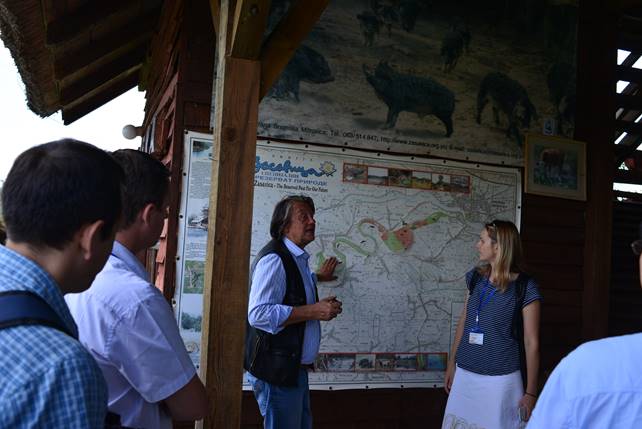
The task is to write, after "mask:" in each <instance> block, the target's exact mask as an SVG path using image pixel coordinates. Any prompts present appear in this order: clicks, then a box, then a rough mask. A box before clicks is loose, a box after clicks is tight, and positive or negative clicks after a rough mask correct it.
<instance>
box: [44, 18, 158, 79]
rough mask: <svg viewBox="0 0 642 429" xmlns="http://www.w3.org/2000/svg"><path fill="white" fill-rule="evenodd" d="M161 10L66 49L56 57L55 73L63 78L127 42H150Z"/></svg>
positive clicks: (58, 77)
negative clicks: (71, 49) (79, 47)
mask: <svg viewBox="0 0 642 429" xmlns="http://www.w3.org/2000/svg"><path fill="white" fill-rule="evenodd" d="M159 13H160V10H155V11H153V12H152V13H149V14H146V15H145V16H143V17H139V18H136V20H135V21H131V22H128V23H127V24H126V25H123V26H121V27H118V28H115V29H114V30H113V31H111V32H110V33H109V34H107V35H105V36H104V37H101V38H100V39H98V40H95V41H93V42H92V43H91V44H89V45H87V46H84V47H83V48H81V49H76V50H74V51H66V52H65V55H64V56H58V57H56V58H55V59H54V75H55V77H56V79H58V80H61V79H64V78H65V77H67V76H69V75H71V74H72V73H74V72H76V71H78V70H80V69H82V68H83V67H86V66H88V65H90V64H92V63H94V62H96V61H97V60H99V59H101V58H103V57H105V56H107V55H109V54H110V53H112V52H115V51H117V50H119V49H122V47H123V46H125V45H127V44H131V45H138V44H141V43H145V44H148V43H149V41H150V40H151V36H152V34H153V31H154V29H155V28H156V23H157V22H158V17H159Z"/></svg>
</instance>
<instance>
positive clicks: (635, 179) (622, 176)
mask: <svg viewBox="0 0 642 429" xmlns="http://www.w3.org/2000/svg"><path fill="white" fill-rule="evenodd" d="M614 182H615V183H630V184H633V185H642V173H640V172H638V171H635V170H621V169H618V170H616V171H615V180H614Z"/></svg>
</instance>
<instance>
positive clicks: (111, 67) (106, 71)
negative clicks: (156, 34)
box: [60, 45, 147, 106]
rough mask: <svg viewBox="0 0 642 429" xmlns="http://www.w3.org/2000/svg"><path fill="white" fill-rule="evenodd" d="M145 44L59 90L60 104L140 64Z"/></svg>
mask: <svg viewBox="0 0 642 429" xmlns="http://www.w3.org/2000/svg"><path fill="white" fill-rule="evenodd" d="M146 50H147V46H146V45H144V46H139V47H137V48H136V49H134V50H132V51H130V52H127V53H126V54H124V55H121V56H119V57H118V58H116V59H114V60H113V61H111V62H110V63H108V64H105V65H104V66H102V67H101V68H99V69H98V70H96V71H95V72H93V73H90V74H87V75H85V76H83V77H82V78H81V79H78V80H77V81H75V82H73V83H72V84H70V85H68V86H66V87H63V88H62V89H61V90H60V104H62V105H63V106H66V105H68V104H71V103H73V102H74V101H75V100H77V99H79V98H80V97H82V96H84V95H85V94H87V93H89V92H91V91H93V90H94V89H96V88H97V87H99V86H101V85H103V84H105V83H107V82H109V81H110V80H112V79H114V78H115V77H117V76H120V75H121V74H123V73H124V72H126V71H127V70H129V69H131V68H132V67H135V66H136V65H139V64H140V65H142V62H143V60H144V58H145V52H146Z"/></svg>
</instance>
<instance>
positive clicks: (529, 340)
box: [519, 300, 540, 420]
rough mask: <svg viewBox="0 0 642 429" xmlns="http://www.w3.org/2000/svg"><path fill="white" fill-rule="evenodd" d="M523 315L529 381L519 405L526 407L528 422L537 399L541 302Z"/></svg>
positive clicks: (526, 309)
mask: <svg viewBox="0 0 642 429" xmlns="http://www.w3.org/2000/svg"><path fill="white" fill-rule="evenodd" d="M522 315H523V317H524V349H525V351H526V373H527V375H528V379H527V381H526V386H525V387H524V396H523V397H522V399H521V400H520V401H519V405H520V406H524V407H526V410H527V411H526V420H528V419H529V418H530V416H531V413H532V412H533V408H534V407H535V401H536V399H537V398H536V395H537V379H538V374H539V318H540V301H539V300H536V301H533V302H531V303H530V304H528V305H527V306H526V307H524V308H523V309H522Z"/></svg>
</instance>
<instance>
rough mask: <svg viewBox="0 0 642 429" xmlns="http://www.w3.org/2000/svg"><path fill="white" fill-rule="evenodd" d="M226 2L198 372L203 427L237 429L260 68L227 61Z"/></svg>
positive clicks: (250, 63)
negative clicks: (204, 406) (206, 406)
mask: <svg viewBox="0 0 642 429" xmlns="http://www.w3.org/2000/svg"><path fill="white" fill-rule="evenodd" d="M230 9H231V8H230V4H229V3H228V2H226V1H223V2H222V3H221V8H220V14H221V21H220V24H221V25H219V29H224V28H228V31H219V34H218V35H217V36H218V43H217V47H218V49H219V50H218V52H219V55H218V65H217V79H216V83H215V84H216V93H215V122H214V147H213V148H212V157H213V161H212V181H211V190H210V202H209V220H208V222H209V228H208V236H207V257H206V263H205V284H204V291H203V333H202V349H201V374H202V376H203V377H204V381H205V387H206V389H207V393H208V399H209V403H210V407H211V408H210V413H209V415H208V416H206V417H205V419H204V420H203V422H202V424H200V425H199V426H200V427H203V428H207V429H229V428H237V427H239V425H240V421H241V401H242V390H241V382H242V376H243V358H242V357H243V347H244V344H243V343H244V339H245V320H246V317H247V316H246V315H247V298H248V271H249V259H250V240H251V235H252V234H251V228H252V203H253V197H254V163H255V156H256V127H257V120H258V100H259V86H260V71H261V64H260V63H259V62H258V61H254V60H245V59H238V58H232V57H229V56H228V55H226V53H227V52H229V51H228V48H227V47H228V46H229V40H228V36H229V34H230V31H229V27H230V26H228V25H227V22H228V21H227V19H228V17H231V16H233V15H234V10H233V9H232V10H230Z"/></svg>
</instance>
